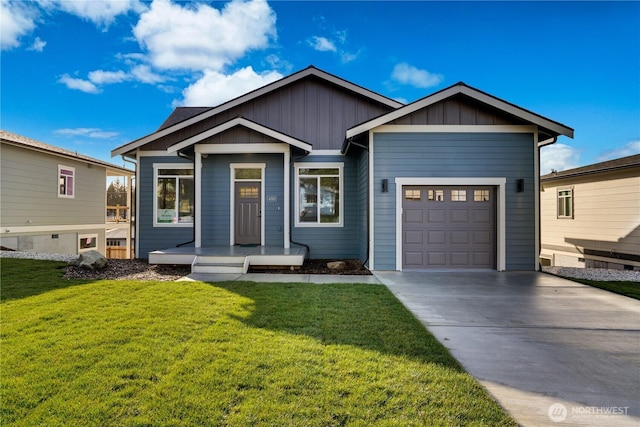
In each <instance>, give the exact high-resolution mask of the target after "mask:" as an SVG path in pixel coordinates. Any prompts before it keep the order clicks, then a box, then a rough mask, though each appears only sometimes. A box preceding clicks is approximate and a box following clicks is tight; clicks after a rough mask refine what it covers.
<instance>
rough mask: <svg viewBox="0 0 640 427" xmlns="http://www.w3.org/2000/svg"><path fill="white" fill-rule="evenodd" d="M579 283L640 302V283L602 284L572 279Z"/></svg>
mask: <svg viewBox="0 0 640 427" xmlns="http://www.w3.org/2000/svg"><path fill="white" fill-rule="evenodd" d="M570 280H573V281H575V282H578V283H583V284H585V285H589V286H593V287H596V288H600V289H604V290H605V291H609V292H614V293H616V294H620V295H624V296H627V297H630V298H635V299H637V300H640V283H639V282H601V281H596V280H586V279H570Z"/></svg>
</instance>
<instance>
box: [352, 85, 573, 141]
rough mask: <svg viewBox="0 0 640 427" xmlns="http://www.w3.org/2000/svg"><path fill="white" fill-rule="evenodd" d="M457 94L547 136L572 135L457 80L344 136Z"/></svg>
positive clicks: (553, 123) (563, 128) (564, 127)
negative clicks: (533, 127)
mask: <svg viewBox="0 0 640 427" xmlns="http://www.w3.org/2000/svg"><path fill="white" fill-rule="evenodd" d="M460 94H462V95H465V96H467V97H469V98H472V99H474V100H476V101H478V102H480V103H483V104H486V105H488V106H491V107H493V108H496V109H498V110H500V111H503V112H505V113H507V114H510V115H512V116H515V117H517V118H520V119H522V120H525V121H527V122H530V123H532V124H535V125H538V126H539V127H541V128H543V129H545V130H546V131H547V132H549V134H550V136H552V137H555V136H559V135H565V136H568V137H569V138H573V129H571V128H570V127H568V126H565V125H563V124H562V123H558V122H556V121H553V120H551V119H548V118H546V117H543V116H541V115H539V114H536V113H533V112H531V111H529V110H525V109H524V108H521V107H518V106H517V105H515V104H512V103H510V102H507V101H505V100H502V99H500V98H497V97H495V96H493V95H490V94H488V93H486V92H483V91H481V90H478V89H475V88H473V87H471V86H469V85H467V84H465V83H463V82H459V83H456V84H454V85H453V86H449V87H448V88H445V89H442V90H440V91H438V92H435V93H433V94H431V95H428V96H426V97H424V98H421V99H419V100H417V101H415V102H412V103H411V104H407V105H405V106H403V107H400V108H398V109H396V110H394V111H391V112H390V113H387V114H383V115H381V116H378V117H376V118H374V119H371V120H368V121H366V122H364V123H361V124H359V125H358V126H354V127H352V128H351V129H348V130H347V139H348V138H352V137H354V136H356V135H359V134H361V133H364V132H367V131H369V130H371V129H373V128H376V127H378V126H382V125H384V124H386V123H389V122H390V121H392V120H395V119H398V118H400V117H403V116H406V115H407V114H411V113H413V112H414V111H417V110H420V109H422V108H425V107H428V106H430V105H433V104H435V103H437V102H440V101H442V100H445V99H447V98H451V97H453V96H456V95H460Z"/></svg>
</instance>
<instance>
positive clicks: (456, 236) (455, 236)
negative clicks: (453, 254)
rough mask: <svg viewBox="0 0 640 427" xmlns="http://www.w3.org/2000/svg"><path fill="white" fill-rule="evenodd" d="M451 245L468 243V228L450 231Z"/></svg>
mask: <svg viewBox="0 0 640 427" xmlns="http://www.w3.org/2000/svg"><path fill="white" fill-rule="evenodd" d="M450 236H451V238H450V240H449V242H450V243H451V244H452V245H459V244H465V245H466V244H469V230H454V231H451V233H450Z"/></svg>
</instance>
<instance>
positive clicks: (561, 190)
mask: <svg viewBox="0 0 640 427" xmlns="http://www.w3.org/2000/svg"><path fill="white" fill-rule="evenodd" d="M564 191H568V192H569V194H568V195H566V196H564V195H563V196H561V195H560V193H562V192H564ZM560 199H569V201H570V202H571V212H570V213H569V215H567V214H566V212H565V213H564V214H561V213H560ZM562 206H566V205H565V204H564V202H563V204H562ZM556 209H557V211H556V212H557V216H558V219H573V215H574V212H573V210H574V194H573V187H569V188H558V193H557V195H556Z"/></svg>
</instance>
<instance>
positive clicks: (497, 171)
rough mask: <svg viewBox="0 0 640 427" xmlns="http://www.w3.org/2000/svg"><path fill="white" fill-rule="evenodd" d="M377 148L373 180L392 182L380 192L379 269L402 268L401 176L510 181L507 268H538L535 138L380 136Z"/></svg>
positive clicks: (376, 194)
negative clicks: (520, 183)
mask: <svg viewBox="0 0 640 427" xmlns="http://www.w3.org/2000/svg"><path fill="white" fill-rule="evenodd" d="M373 150H374V174H375V176H374V179H373V182H374V183H378V182H381V180H382V179H384V178H386V179H388V180H389V192H388V193H382V192H381V191H380V189H378V188H374V199H375V201H374V209H375V217H374V219H375V227H374V239H375V240H374V245H375V255H374V256H375V266H374V268H375V269H376V270H392V269H395V268H396V265H395V260H396V258H395V257H396V246H395V245H396V222H395V221H396V205H395V203H396V199H395V197H396V191H397V188H396V186H395V183H394V178H396V177H452V178H458V177H506V179H507V186H506V201H505V203H506V269H507V270H533V269H535V268H536V266H535V258H536V257H535V253H534V252H535V192H534V177H535V171H534V144H533V135H532V134H503V133H474V134H464V133H451V134H426V133H376V134H375V135H374V144H373ZM517 179H524V182H525V191H524V192H522V193H517V192H516V180H517Z"/></svg>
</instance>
